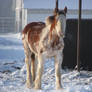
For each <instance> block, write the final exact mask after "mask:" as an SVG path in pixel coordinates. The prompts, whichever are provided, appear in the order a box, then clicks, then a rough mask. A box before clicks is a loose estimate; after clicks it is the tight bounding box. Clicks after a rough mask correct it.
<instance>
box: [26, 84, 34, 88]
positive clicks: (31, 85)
mask: <svg viewBox="0 0 92 92" xmlns="http://www.w3.org/2000/svg"><path fill="white" fill-rule="evenodd" d="M26 86H27V88H29V89H31V88H33V87H34V84H30V83H26Z"/></svg>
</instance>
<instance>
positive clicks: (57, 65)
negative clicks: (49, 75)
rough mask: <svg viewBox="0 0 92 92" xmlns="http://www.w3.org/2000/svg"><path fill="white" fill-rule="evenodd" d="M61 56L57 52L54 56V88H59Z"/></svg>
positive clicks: (60, 86)
mask: <svg viewBox="0 0 92 92" xmlns="http://www.w3.org/2000/svg"><path fill="white" fill-rule="evenodd" d="M62 60H63V56H61V54H60V53H59V54H57V55H56V56H55V76H56V89H57V90H58V89H61V88H62V85H61V71H60V70H61V64H62Z"/></svg>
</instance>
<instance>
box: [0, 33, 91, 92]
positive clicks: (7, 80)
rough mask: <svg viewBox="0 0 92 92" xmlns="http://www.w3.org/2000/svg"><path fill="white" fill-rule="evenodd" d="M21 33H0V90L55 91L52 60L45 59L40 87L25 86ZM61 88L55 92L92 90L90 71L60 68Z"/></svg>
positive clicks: (3, 91) (23, 91)
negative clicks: (37, 88)
mask: <svg viewBox="0 0 92 92" xmlns="http://www.w3.org/2000/svg"><path fill="white" fill-rule="evenodd" d="M24 57H25V56H24V49H23V45H22V41H21V34H20V33H17V34H12V33H9V34H0V92H56V90H55V75H54V70H55V69H54V62H53V61H54V60H53V58H52V59H47V60H46V61H45V65H44V67H45V68H44V74H43V76H42V89H41V90H38V91H36V90H34V89H28V88H26V85H25V82H26V65H25V62H24ZM61 80H62V85H63V88H64V89H62V90H59V91H57V92H92V72H91V71H81V72H80V73H78V72H77V71H75V70H69V69H66V70H62V75H61Z"/></svg>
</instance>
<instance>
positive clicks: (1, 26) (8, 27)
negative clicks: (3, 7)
mask: <svg viewBox="0 0 92 92" xmlns="http://www.w3.org/2000/svg"><path fill="white" fill-rule="evenodd" d="M15 30H16V29H15V21H14V17H0V32H1V33H3V32H13V31H14V32H15Z"/></svg>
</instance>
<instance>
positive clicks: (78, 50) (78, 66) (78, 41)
mask: <svg viewBox="0 0 92 92" xmlns="http://www.w3.org/2000/svg"><path fill="white" fill-rule="evenodd" d="M81 6H82V0H79V18H78V32H77V71H78V72H80V31H81Z"/></svg>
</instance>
